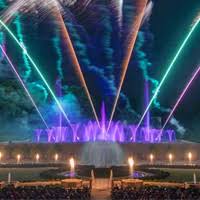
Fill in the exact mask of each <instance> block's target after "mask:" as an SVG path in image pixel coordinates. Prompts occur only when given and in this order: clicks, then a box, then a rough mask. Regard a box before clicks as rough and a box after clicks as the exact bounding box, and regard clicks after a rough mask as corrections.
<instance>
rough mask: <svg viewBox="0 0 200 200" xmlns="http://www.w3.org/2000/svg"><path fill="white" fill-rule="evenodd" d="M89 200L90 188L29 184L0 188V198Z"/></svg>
mask: <svg viewBox="0 0 200 200" xmlns="http://www.w3.org/2000/svg"><path fill="white" fill-rule="evenodd" d="M5 199H8V200H20V199H23V200H25V199H30V200H40V199H41V200H43V199H45V200H46V199H49V200H50V199H52V200H56V199H59V200H62V199H66V200H89V199H90V189H89V188H88V187H84V188H81V189H78V188H77V189H65V188H63V187H61V186H45V187H44V186H38V187H36V186H31V187H27V186H26V187H17V188H15V187H14V186H8V187H4V188H2V189H0V200H5Z"/></svg>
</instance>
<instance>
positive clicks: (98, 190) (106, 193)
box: [92, 179, 110, 200]
mask: <svg viewBox="0 0 200 200" xmlns="http://www.w3.org/2000/svg"><path fill="white" fill-rule="evenodd" d="M92 200H110V180H109V179H95V181H94V183H93V184H92Z"/></svg>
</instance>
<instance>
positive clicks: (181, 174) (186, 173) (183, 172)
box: [157, 168, 200, 183]
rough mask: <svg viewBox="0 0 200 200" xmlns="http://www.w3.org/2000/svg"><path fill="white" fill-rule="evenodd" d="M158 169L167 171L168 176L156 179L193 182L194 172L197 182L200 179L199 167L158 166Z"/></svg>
mask: <svg viewBox="0 0 200 200" xmlns="http://www.w3.org/2000/svg"><path fill="white" fill-rule="evenodd" d="M160 170H162V171H165V172H169V173H170V176H169V177H167V178H165V179H159V180H157V181H163V182H164V181H166V182H180V183H183V182H193V174H194V173H195V174H196V179H197V182H199V181H200V169H170V168H160Z"/></svg>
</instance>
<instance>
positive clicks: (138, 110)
mask: <svg viewBox="0 0 200 200" xmlns="http://www.w3.org/2000/svg"><path fill="white" fill-rule="evenodd" d="M82 2H83V1H81V0H79V1H77V2H76V3H75V4H74V5H73V6H70V7H69V6H66V5H62V6H63V8H64V12H63V13H62V15H63V18H64V21H65V25H66V27H67V28H68V30H69V33H70V37H71V39H72V42H73V45H74V47H75V50H76V53H77V56H78V60H79V62H80V64H81V68H82V71H83V74H84V76H85V79H86V82H87V85H88V88H89V90H90V92H91V95H92V99H93V101H94V104H95V107H96V109H97V110H98V111H99V110H100V107H101V103H102V102H103V101H104V102H105V103H106V106H107V115H108V116H109V115H110V112H111V107H112V104H113V100H114V97H115V95H116V88H117V86H118V84H119V74H120V72H121V68H120V66H121V63H122V59H123V56H124V52H125V51H126V40H127V37H128V36H129V34H130V31H131V30H130V25H131V21H132V20H133V19H135V16H134V9H135V3H133V1H132V0H124V6H123V17H122V21H121V23H122V25H121V27H120V26H119V18H118V16H117V11H116V7H117V6H116V5H117V4H115V3H113V2H114V1H108V0H104V1H102V0H97V1H91V2H90V4H89V5H88V6H87V8H85V9H83V7H82V6H83V5H82ZM0 5H1V6H2V4H1V3H0ZM8 6H10V4H9V3H6V7H1V16H3V15H4V12H5V9H6V8H7V7H8ZM115 6H116V7H115ZM40 11H41V10H39V12H37V15H36V14H35V12H34V11H31V12H30V13H28V14H24V13H23V14H22V13H20V14H19V17H20V20H19V21H18V22H20V26H21V35H22V38H21V39H22V40H23V42H24V43H25V44H26V48H27V49H28V51H29V52H31V56H32V57H33V58H34V60H35V61H36V63H37V64H38V65H39V66H41V68H40V69H41V71H42V72H43V73H44V75H45V77H46V78H47V81H48V82H49V83H50V86H51V87H52V88H53V90H54V91H55V93H57V91H56V86H55V82H56V80H57V79H58V78H60V79H62V95H60V94H58V93H57V96H59V95H60V96H61V97H60V99H61V101H63V103H64V104H65V109H66V110H67V112H68V113H69V116H70V117H71V119H72V120H73V121H74V122H77V121H79V120H82V121H84V120H87V119H90V118H92V117H93V116H92V112H91V108H90V106H89V104H88V100H87V98H86V96H85V93H84V92H83V89H82V88H81V86H80V82H79V80H78V78H77V76H76V74H75V72H74V69H73V65H72V63H71V60H70V57H69V52H68V50H67V48H66V44H65V42H63V36H62V34H61V33H60V29H59V25H58V22H57V21H56V20H55V19H54V18H53V16H52V15H51V14H50V12H46V11H45V12H44V10H42V11H43V12H42V14H40ZM44 13H45V14H44ZM198 13H199V14H200V1H199V0H192V1H186V0H185V1H183V0H154V1H153V9H152V13H151V16H150V18H149V20H147V21H146V22H145V23H144V24H143V26H142V27H141V30H140V36H138V39H137V42H136V45H135V49H134V51H133V54H132V58H131V61H130V64H129V68H128V71H127V76H126V79H125V82H124V85H123V88H122V95H121V96H120V99H119V103H118V106H117V110H116V114H115V116H114V119H115V120H116V119H120V120H125V121H127V123H133V122H137V121H138V119H139V116H140V115H141V114H142V112H143V111H144V108H145V105H144V82H145V78H144V76H143V70H142V69H141V67H142V63H143V60H145V62H144V65H146V64H147V63H151V65H150V66H148V69H147V71H148V75H149V76H150V77H151V78H152V79H155V80H157V81H160V80H161V77H162V76H163V75H164V72H165V71H166V70H167V67H168V66H169V64H170V62H171V60H172V59H173V57H174V56H175V53H176V52H177V50H178V47H179V46H180V45H181V43H182V42H183V40H184V38H185V37H186V35H187V33H188V32H189V30H190V29H191V27H192V24H193V23H194V20H195V18H196V17H197V15H198ZM15 17H16V16H15ZM15 17H13V18H12V19H11V20H9V22H8V25H9V27H10V28H11V30H12V31H13V32H14V33H15V34H16V36H17V37H18V39H20V32H19V31H20V30H19V29H17V26H16V24H17V23H16V22H17V21H16V18H15ZM2 33H3V35H4V36H3V37H4V40H3V42H4V43H5V46H6V49H7V53H8V54H9V56H10V57H11V59H12V61H13V63H14V64H15V65H16V66H17V68H18V70H19V73H20V74H21V75H22V78H23V79H24V80H25V82H26V83H27V86H28V88H29V90H30V91H31V93H32V95H33V97H34V99H36V102H37V104H38V105H39V108H40V110H41V111H42V113H43V114H44V116H45V118H46V119H47V121H48V122H49V124H51V125H55V123H56V120H54V117H53V116H57V114H58V113H57V110H56V108H55V103H54V102H53V101H52V98H51V97H50V95H49V94H48V92H47V91H46V88H45V86H44V85H43V83H42V82H41V80H40V79H39V77H38V75H37V74H36V73H35V72H34V70H33V69H32V71H31V73H30V75H29V76H28V78H27V77H26V76H25V70H24V69H25V68H24V67H25V64H24V58H23V57H22V54H21V52H20V50H19V49H18V48H16V47H17V46H16V45H15V44H13V41H12V40H11V38H10V36H9V35H8V34H7V33H5V32H4V31H2ZM141 55H144V59H142V57H141ZM59 60H60V62H61V64H60V65H59V62H58V61H59ZM28 65H29V66H30V63H29V64H28ZM198 65H200V25H199V27H198V28H197V30H196V32H195V33H194V34H193V36H192V38H191V40H190V42H189V43H188V44H187V46H186V48H185V49H184V51H183V53H182V54H181V56H180V57H179V59H178V61H177V62H176V64H175V66H174V68H173V70H172V71H171V72H170V75H169V76H168V78H167V80H166V83H165V84H164V86H163V87H162V88H161V91H160V93H159V96H158V99H157V100H158V101H159V103H160V105H161V107H162V108H165V109H169V108H171V106H172V105H173V104H174V103H175V102H176V99H177V98H178V96H179V95H180V93H181V91H182V90H183V88H184V86H185V85H186V83H187V81H189V79H190V77H191V76H192V74H193V72H194V71H195V69H196V68H197V66H198ZM5 67H6V69H5ZM59 67H60V68H61V71H62V75H63V77H62V76H61V73H60V71H59ZM4 74H5V75H4ZM0 82H1V86H0V112H1V116H0V123H1V124H4V125H2V127H1V128H0V133H1V137H0V140H10V139H14V140H15V139H22V140H24V139H28V138H30V137H31V133H32V132H33V129H34V128H36V127H41V126H42V125H41V122H40V120H39V119H38V116H37V113H35V111H34V108H33V107H32V106H31V105H30V104H29V103H28V102H27V98H26V96H25V94H24V92H23V90H22V89H21V88H20V85H19V84H18V82H17V81H16V78H15V76H14V75H13V74H12V71H11V70H10V69H9V65H8V64H7V63H6V61H5V60H4V59H2V58H1V65H0ZM149 84H150V90H151V91H150V94H151V96H152V90H153V89H155V88H154V86H153V84H151V83H149ZM199 88H200V77H198V78H197V79H196V80H195V82H194V83H193V85H192V87H191V89H190V90H189V92H188V93H187V95H186V97H185V98H184V100H183V101H182V103H181V105H180V106H179V108H178V109H177V111H176V112H175V114H174V117H175V118H176V119H177V121H178V122H179V123H180V126H181V127H184V128H185V130H186V132H185V133H184V136H183V138H185V139H190V140H196V141H200V140H199V139H198V138H200V132H199V130H200V125H199V124H200V95H199ZM167 115H168V113H167V112H163V110H162V109H161V108H158V107H156V106H155V105H153V106H152V108H151V116H152V118H154V117H161V118H162V120H164V119H166V117H167ZM19 122H23V123H22V126H23V127H21V126H19V127H18V125H17V124H18V123H19ZM10 126H17V128H16V129H17V130H18V132H19V133H20V134H15V133H14V132H13V131H11V128H10ZM24 127H26V128H24ZM169 127H170V128H173V129H177V127H174V126H171V125H169ZM178 135H179V134H178Z"/></svg>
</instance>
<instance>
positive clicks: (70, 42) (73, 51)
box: [56, 11, 100, 127]
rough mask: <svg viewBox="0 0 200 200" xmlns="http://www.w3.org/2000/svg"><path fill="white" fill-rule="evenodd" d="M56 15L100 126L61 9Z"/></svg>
mask: <svg viewBox="0 0 200 200" xmlns="http://www.w3.org/2000/svg"><path fill="white" fill-rule="evenodd" d="M56 17H57V19H58V21H60V23H61V30H62V32H63V34H64V36H65V41H66V44H67V47H68V52H69V54H70V56H71V59H72V62H73V65H74V67H75V70H76V73H77V75H78V77H79V79H80V82H81V84H82V86H83V88H84V89H85V92H86V95H87V98H88V100H89V103H90V105H91V107H92V111H93V114H94V117H95V119H96V121H97V124H98V126H99V127H100V123H99V119H98V116H97V113H96V110H95V107H94V103H93V101H92V98H91V95H90V92H89V89H88V87H87V84H86V81H85V78H84V75H83V72H82V70H81V67H80V64H79V61H78V58H77V56H76V52H75V50H74V47H73V44H72V41H71V39H70V36H69V32H68V30H67V27H66V26H65V23H64V21H63V18H62V16H61V14H60V12H59V11H58V14H57V15H56Z"/></svg>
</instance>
